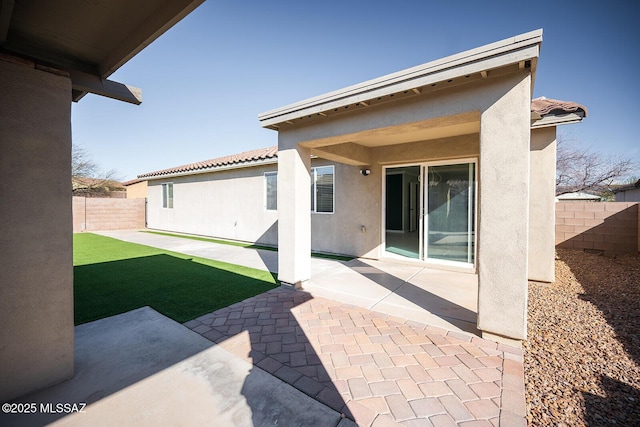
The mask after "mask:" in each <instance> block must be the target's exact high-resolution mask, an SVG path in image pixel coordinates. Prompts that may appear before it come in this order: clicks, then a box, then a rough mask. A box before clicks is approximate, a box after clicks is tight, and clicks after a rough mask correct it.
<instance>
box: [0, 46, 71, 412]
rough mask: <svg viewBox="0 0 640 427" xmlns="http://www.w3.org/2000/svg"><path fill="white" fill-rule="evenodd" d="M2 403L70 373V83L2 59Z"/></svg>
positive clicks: (50, 72) (15, 60)
mask: <svg viewBox="0 0 640 427" xmlns="http://www.w3.org/2000/svg"><path fill="white" fill-rule="evenodd" d="M0 76H1V77H0V93H1V94H2V95H1V96H0V98H1V101H0V141H2V142H0V178H1V179H2V184H1V187H0V199H1V202H0V222H1V223H2V237H1V238H0V253H2V276H0V325H2V328H1V330H0V343H1V344H0V347H2V349H1V350H0V378H1V379H0V402H6V401H8V400H10V399H13V398H16V397H18V396H20V395H23V394H25V393H28V392H30V391H33V390H37V389H42V388H44V387H48V386H50V385H52V384H55V383H59V382H61V381H64V380H66V379H68V378H71V377H72V376H73V374H74V329H73V252H72V245H73V243H72V237H73V235H72V217H71V180H70V179H71V89H72V85H71V80H70V78H69V77H68V76H66V75H64V73H62V72H56V71H54V70H53V69H50V68H47V69H46V70H41V69H38V68H36V67H35V66H34V64H33V63H29V62H28V61H26V60H23V59H21V58H11V57H8V56H6V55H5V56H4V57H0Z"/></svg>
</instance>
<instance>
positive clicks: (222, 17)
mask: <svg viewBox="0 0 640 427" xmlns="http://www.w3.org/2000/svg"><path fill="white" fill-rule="evenodd" d="M537 28H543V29H544V34H543V43H542V50H541V56H540V62H539V65H538V70H537V76H536V82H535V91H534V97H538V96H546V97H548V98H558V99H562V100H570V101H576V102H579V103H582V104H584V105H585V106H587V108H588V110H589V116H588V117H587V118H586V119H585V120H584V122H583V123H581V124H577V125H569V126H565V127H564V128H562V131H563V132H565V133H566V134H567V136H568V137H570V138H572V139H574V140H576V141H578V142H579V143H580V144H583V145H585V146H588V147H592V148H593V149H595V150H598V151H601V152H604V153H611V154H624V155H628V156H629V157H631V158H634V159H636V160H640V141H639V140H638V135H639V134H640V126H639V123H640V120H639V119H638V118H636V117H635V114H636V112H637V110H638V103H639V101H640V90H639V88H640V86H639V84H638V81H639V80H638V73H639V70H640V2H637V1H617V0H612V1H609V2H605V1H580V2H564V1H562V2H531V1H527V2H521V3H516V2H515V1H491V0H485V1H439V2H436V1H426V0H425V1H402V0H396V1H386V2H385V1H345V0H325V1H322V2H306V1H298V0H297V1H284V0H283V1H278V0H274V1H263V0H254V1H220V0H219V1H214V0H207V1H206V2H205V3H204V4H203V5H201V6H200V7H199V8H198V9H196V10H195V11H194V12H193V13H191V14H190V15H189V16H187V17H186V18H185V19H184V20H182V21H181V22H179V23H178V24H177V25H176V26H175V27H173V28H172V29H171V30H169V31H168V32H166V33H165V34H164V35H162V36H161V37H160V38H159V39H157V40H156V41H155V42H153V43H152V44H151V45H150V46H149V47H147V48H146V49H145V50H143V51H142V52H141V53H140V54H138V55H137V56H136V57H135V58H133V59H132V60H131V61H129V62H128V63H127V64H125V65H124V66H123V67H122V68H121V69H120V70H118V71H117V72H116V73H115V74H114V75H112V76H111V79H113V80H116V81H119V82H122V83H126V84H129V85H133V86H137V87H140V88H141V89H142V93H143V103H142V105H139V106H134V105H130V104H126V103H123V102H119V101H114V100H111V99H107V98H103V97H100V96H96V95H87V96H85V97H84V98H83V99H82V100H81V101H80V102H79V103H76V104H73V107H72V123H73V124H72V126H73V141H74V143H76V144H79V145H81V146H83V147H84V148H85V149H86V150H87V152H88V153H89V155H90V156H91V157H92V158H93V159H94V160H95V161H96V162H97V163H99V164H100V165H101V167H102V168H103V169H116V170H117V172H118V175H119V176H120V178H122V179H123V180H127V179H132V178H135V177H136V175H138V174H141V173H145V172H151V171H154V170H158V169H164V168H168V167H173V166H178V165H182V164H185V163H191V162H196V161H202V160H206V159H210V158H214V157H219V156H223V155H227V154H233V153H237V152H241V151H245V150H250V149H254V148H260V147H266V146H270V145H277V133H276V132H275V131H271V130H267V129H262V128H261V127H260V125H259V123H258V119H257V116H258V114H259V113H261V112H264V111H267V110H270V109H273V108H276V107H280V106H283V105H286V104H289V103H292V102H296V101H300V100H303V99H305V98H309V97H312V96H315V95H320V94H323V93H325V92H329V91H332V90H336V89H340V88H342V87H344V86H348V85H351V84H355V83H359V82H362V81H364V80H368V79H371V78H375V77H379V76H382V75H384V74H388V73H391V72H395V71H399V70H402V69H404V68H408V67H411V66H415V65H419V64H423V63H425V62H429V61H431V60H434V59H438V58H441V57H444V56H447V55H451V54H454V53H458V52H461V51H464V50H468V49H472V48H475V47H478V46H482V45H484V44H487V43H491V42H494V41H497V40H501V39H504V38H507V37H511V36H514V35H517V34H521V33H524V32H528V31H531V30H534V29H537Z"/></svg>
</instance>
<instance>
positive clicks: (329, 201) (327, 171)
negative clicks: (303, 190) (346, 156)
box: [311, 166, 334, 213]
mask: <svg viewBox="0 0 640 427" xmlns="http://www.w3.org/2000/svg"><path fill="white" fill-rule="evenodd" d="M333 177H334V173H333V166H321V167H316V168H311V212H314V213H333V193H334V191H333V188H334V180H333Z"/></svg>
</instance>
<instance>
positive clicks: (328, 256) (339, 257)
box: [142, 231, 353, 261]
mask: <svg viewBox="0 0 640 427" xmlns="http://www.w3.org/2000/svg"><path fill="white" fill-rule="evenodd" d="M142 233H149V234H158V235H160V236H170V237H182V238H183V239H191V240H200V241H203V242H212V243H218V244H220V245H231V246H239V247H241V248H251V249H262V250H266V251H274V252H278V248H276V247H274V246H263V245H255V244H253V243H244V242H234V241H232V240H220V239H212V238H209V237H200V236H193V235H189V234H174V233H166V232H163V231H142ZM311 256H312V257H315V258H326V259H335V260H337V261H351V260H352V259H353V257H352V256H344V255H335V254H325V253H321V252H311Z"/></svg>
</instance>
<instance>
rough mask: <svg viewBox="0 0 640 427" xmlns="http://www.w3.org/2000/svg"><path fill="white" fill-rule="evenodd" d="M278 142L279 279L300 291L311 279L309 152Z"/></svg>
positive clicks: (282, 136) (282, 135) (286, 140)
mask: <svg viewBox="0 0 640 427" xmlns="http://www.w3.org/2000/svg"><path fill="white" fill-rule="evenodd" d="M278 141H279V147H278V280H279V281H280V282H281V283H283V284H286V285H292V286H294V287H296V288H300V287H302V286H303V285H304V284H305V282H307V281H308V280H309V278H310V277H311V178H310V167H311V151H310V150H309V149H308V148H304V147H301V146H300V145H298V144H297V142H296V141H291V140H290V138H287V135H286V134H285V133H280V134H279V137H278Z"/></svg>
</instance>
